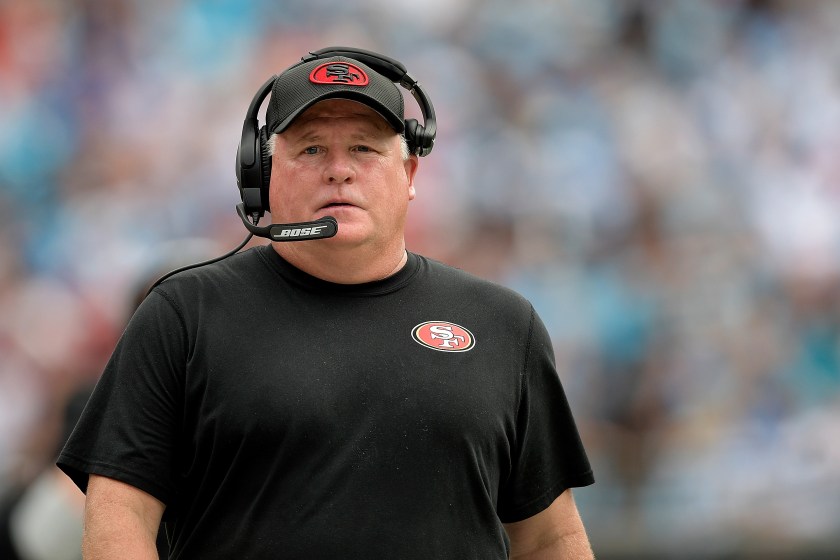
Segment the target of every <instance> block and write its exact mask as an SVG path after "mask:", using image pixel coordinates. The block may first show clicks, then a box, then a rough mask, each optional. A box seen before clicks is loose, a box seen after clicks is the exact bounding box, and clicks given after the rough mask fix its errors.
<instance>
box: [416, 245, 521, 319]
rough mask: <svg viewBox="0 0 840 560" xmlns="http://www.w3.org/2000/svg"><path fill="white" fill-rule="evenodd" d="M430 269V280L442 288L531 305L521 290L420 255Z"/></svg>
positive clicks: (519, 304)
mask: <svg viewBox="0 0 840 560" xmlns="http://www.w3.org/2000/svg"><path fill="white" fill-rule="evenodd" d="M418 257H419V258H420V260H421V262H422V263H423V266H425V267H426V269H427V271H428V275H427V276H428V278H429V279H430V281H432V282H435V283H439V284H436V285H439V287H440V288H444V289H447V290H456V291H458V292H459V293H471V294H474V295H477V296H482V297H489V298H492V301H496V302H498V301H508V302H509V303H511V304H514V305H517V306H523V305H524V306H526V307H530V302H529V301H528V300H527V299H525V297H524V296H522V295H521V294H520V293H519V292H517V291H515V290H513V289H512V288H510V287H508V286H505V285H503V284H501V283H499V282H497V281H495V280H490V279H487V278H483V277H481V276H478V275H477V274H474V273H472V272H469V271H467V270H464V269H461V268H458V267H456V266H453V265H451V264H447V263H444V262H442V261H439V260H436V259H433V258H430V257H426V256H422V255H418Z"/></svg>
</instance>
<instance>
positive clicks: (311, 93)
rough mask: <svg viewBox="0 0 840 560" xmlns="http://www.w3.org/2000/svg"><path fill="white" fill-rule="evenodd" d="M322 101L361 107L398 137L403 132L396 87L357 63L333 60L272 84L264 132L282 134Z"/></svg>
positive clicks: (293, 70) (287, 73) (322, 60)
mask: <svg viewBox="0 0 840 560" xmlns="http://www.w3.org/2000/svg"><path fill="white" fill-rule="evenodd" d="M325 99H350V100H353V101H358V102H360V103H364V104H365V105H367V106H369V107H370V108H372V109H373V110H374V111H376V112H377V113H379V114H380V115H381V116H382V118H384V119H385V120H386V121H387V122H388V124H390V125H391V127H392V128H393V129H394V130H395V131H397V132H398V133H402V132H403V131H404V130H405V117H404V102H403V96H402V93H400V90H399V88H397V85H396V84H395V83H394V82H392V81H391V80H389V79H388V78H386V77H385V76H383V75H381V74H379V73H378V72H376V71H374V70H372V69H371V68H370V67H369V66H367V65H365V64H363V63H362V62H359V61H358V60H355V59H352V58H346V57H342V56H333V57H330V58H316V59H314V60H310V61H307V62H303V63H301V64H298V65H296V66H292V67H291V68H289V69H288V70H286V71H284V72H283V73H282V74H280V75H279V76H278V77H277V79H275V80H274V85H273V86H272V88H271V99H270V100H269V102H268V108H267V109H266V131H267V132H268V133H269V134H272V133H275V132H283V131H284V130H285V129H286V128H288V126H289V125H290V124H292V121H294V120H295V118H297V117H298V116H299V115H300V114H301V113H303V112H304V111H305V110H306V109H308V108H309V107H311V106H312V105H314V104H315V103H317V102H319V101H323V100H325Z"/></svg>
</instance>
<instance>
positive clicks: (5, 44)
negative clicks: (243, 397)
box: [0, 0, 840, 558]
mask: <svg viewBox="0 0 840 560" xmlns="http://www.w3.org/2000/svg"><path fill="white" fill-rule="evenodd" d="M839 25H840V3H838V2H831V1H818V0H814V1H809V2H795V1H737V0H729V1H725V0H716V1H713V0H709V1H689V0H673V1H664V2H661V1H649V2H646V1H641V0H545V1H540V0H519V1H517V2H507V1H478V0H473V1H469V0H461V1H458V0H427V1H426V2H409V1H405V0H359V1H356V2H346V1H344V0H318V1H306V2H303V1H297V0H295V1H291V0H288V1H278V0H274V1H270V2H269V1H268V0H251V1H240V0H207V1H199V0H170V1H164V0H153V1H150V0H110V1H106V0H101V1H100V0H25V1H24V0H0V493H2V492H4V491H7V490H9V489H11V488H13V487H14V486H15V485H16V484H19V483H20V482H21V481H25V480H26V479H27V478H28V477H31V476H33V474H34V473H35V472H37V471H38V470H39V469H41V468H43V466H44V465H45V464H49V462H50V461H51V459H52V454H53V451H54V445H55V440H56V438H57V434H59V433H60V422H61V418H60V416H61V415H60V412H59V411H60V410H61V407H62V404H63V402H64V401H65V400H66V398H67V396H68V395H69V394H70V393H71V392H72V390H73V388H74V387H76V386H78V385H79V384H82V383H85V382H87V381H90V380H92V379H95V377H96V376H97V375H98V373H99V371H100V368H101V367H102V363H103V361H104V360H105V359H106V358H107V355H108V353H109V352H110V349H111V347H112V345H113V343H114V341H115V338H116V337H117V336H118V335H119V332H120V329H121V328H122V325H123V321H124V319H125V315H126V313H127V312H128V309H129V304H128V298H129V297H130V294H131V293H132V291H133V290H135V288H136V286H135V283H136V281H137V278H138V277H140V276H141V275H142V274H143V273H144V271H146V270H148V269H149V267H153V266H155V264H156V261H155V259H156V258H158V255H160V254H162V253H163V252H164V248H170V247H171V246H172V245H173V244H174V245H176V246H178V244H184V246H187V245H188V244H190V243H193V242H195V241H196V240H204V241H206V242H209V243H211V244H213V247H215V248H218V253H221V252H224V251H225V250H227V249H229V248H232V247H234V246H235V245H236V244H237V243H238V242H239V241H240V240H241V239H242V238H243V237H244V235H245V231H244V229H243V228H242V225H241V224H240V223H239V220H238V218H237V217H236V215H235V212H234V204H235V203H236V202H238V193H237V191H236V186H235V179H234V175H233V160H234V153H235V149H236V144H237V142H238V137H239V133H240V130H241V122H242V118H243V116H244V113H245V109H246V108H247V104H248V102H249V101H250V99H251V97H252V95H253V94H254V92H255V91H256V89H257V88H258V87H259V85H260V84H262V82H263V81H264V80H265V79H266V78H267V77H268V76H270V75H271V74H273V73H276V72H279V71H281V70H282V69H284V68H286V67H287V66H288V65H290V64H292V63H293V62H295V61H296V60H297V59H298V58H299V57H300V56H301V55H302V54H303V53H305V52H306V51H307V50H311V49H315V48H320V47H324V46H328V45H353V46H360V47H363V48H368V49H372V50H375V51H379V52H382V53H385V54H388V55H390V56H393V57H394V58H397V59H398V60H401V61H402V62H403V63H404V64H405V65H406V67H407V68H408V70H409V71H410V72H411V73H412V74H413V75H414V76H415V77H417V78H419V79H420V81H421V83H422V84H423V86H424V88H425V89H426V90H427V91H428V92H429V94H430V96H431V98H432V101H433V103H434V105H435V108H436V110H437V116H438V131H439V133H438V141H437V146H436V149H435V151H434V152H433V153H432V155H431V156H430V157H428V158H426V159H425V160H424V161H423V162H422V166H421V170H420V174H419V179H418V185H417V188H418V198H417V200H416V201H415V202H414V203H413V207H412V208H411V214H410V224H409V247H410V248H411V249H413V250H415V251H418V252H421V253H425V254H427V255H429V256H432V257H434V258H438V259H440V260H443V261H445V262H448V263H450V264H454V265H456V266H459V267H461V268H464V269H467V270H470V271H473V272H476V273H478V274H481V275H485V276H488V277H490V278H493V279H495V280H497V281H499V282H501V283H503V284H506V285H509V286H511V287H513V288H515V289H517V290H519V291H520V292H522V293H523V294H524V295H526V296H527V297H529V298H530V299H531V300H532V301H533V303H534V305H535V306H536V308H537V310H538V311H539V312H540V313H541V315H542V316H543V318H544V320H545V322H546V324H547V326H548V328H549V330H550V332H551V334H552V337H553V339H554V342H555V347H556V351H557V356H558V359H559V364H560V366H561V375H562V377H563V381H564V383H565V385H566V387H567V390H568V392H569V395H570V399H571V402H572V404H573V408H574V409H575V412H576V414H577V417H578V419H579V422H580V427H581V430H582V434H583V437H584V439H585V442H586V444H587V447H588V450H589V452H590V455H591V459H592V461H593V463H594V467H595V469H596V477H597V484H596V485H595V486H593V487H589V488H585V489H580V490H578V491H577V493H576V496H577V499H578V502H579V506H580V508H581V512H582V515H583V517H584V520H585V522H586V524H587V527H588V530H589V532H590V536H591V539H592V542H593V546H594V548H595V551H596V554H597V555H598V556H599V558H625V557H645V558H654V557H656V556H657V555H659V556H662V557H674V558H685V557H687V556H688V555H689V551H690V552H693V555H692V556H691V557H695V556H696V557H709V558H713V557H721V558H724V557H725V558H748V557H753V556H754V557H763V558H766V557H768V551H770V550H772V551H776V553H777V555H778V556H774V557H790V558H800V557H807V556H808V555H811V556H812V557H813V556H816V555H818V554H820V553H828V552H829V551H831V550H835V551H836V550H838V548H840V537H838V535H840V446H839V445H838V427H840V364H839V362H840V338H838V333H840V308H839V306H840V285H838V272H840V250H839V249H840V246H839V245H838V243H840V220H838V214H840V157H838V156H840V153H838V149H840V42H838V41H837V40H836V30H837V29H838V26H839ZM408 101H409V102H408V104H407V106H408V107H409V110H410V111H411V110H412V109H414V107H415V105H414V104H413V100H411V99H409V100H408ZM415 113H416V112H415ZM414 116H417V115H416V114H415V115H414ZM254 328H259V325H256V324H255V325H254Z"/></svg>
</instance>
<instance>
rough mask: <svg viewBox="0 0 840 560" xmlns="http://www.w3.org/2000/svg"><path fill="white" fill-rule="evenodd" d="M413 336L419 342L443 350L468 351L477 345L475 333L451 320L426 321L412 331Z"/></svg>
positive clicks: (433, 348)
mask: <svg viewBox="0 0 840 560" xmlns="http://www.w3.org/2000/svg"><path fill="white" fill-rule="evenodd" d="M411 337H412V338H413V339H414V340H415V341H416V342H418V343H420V344H422V345H423V346H426V347H427V348H431V349H432V350H440V351H441V352H466V351H467V350H471V349H472V347H473V346H475V337H474V336H473V334H472V333H471V332H470V331H469V330H467V329H465V328H464V327H462V326H461V325H456V324H455V323H450V322H449V321H426V322H425V323H420V324H419V325H417V326H416V327H414V329H413V330H412V331H411Z"/></svg>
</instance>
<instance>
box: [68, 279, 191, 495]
mask: <svg viewBox="0 0 840 560" xmlns="http://www.w3.org/2000/svg"><path fill="white" fill-rule="evenodd" d="M187 347H188V343H187V335H186V329H185V328H184V323H183V321H182V320H181V317H180V316H179V314H178V313H177V310H176V308H175V307H174V306H173V305H172V304H171V303H170V302H169V301H168V300H167V299H166V298H165V297H163V296H162V295H161V294H160V293H159V292H153V293H152V294H151V295H150V296H149V297H147V298H146V299H145V300H144V302H143V303H142V304H141V305H140V306H139V308H138V309H137V311H136V312H135V314H134V316H133V317H132V318H131V320H130V321H129V323H128V325H127V326H126V329H125V331H124V332H123V334H122V336H121V337H120V340H119V342H118V343H117V346H116V348H115V349H114V352H113V354H112V355H111V358H110V360H109V361H108V364H107V365H106V367H105V370H104V372H103V374H102V376H101V377H100V379H99V381H98V382H97V384H96V387H95V388H94V390H93V393H92V395H91V397H90V399H89V400H88V402H87V405H86V406H85V408H84V411H83V412H82V415H81V417H80V418H79V421H78V422H77V424H76V426H75V428H74V429H73V432H72V433H71V435H70V437H69V439H68V441H67V443H66V444H65V446H64V448H63V450H62V451H61V453H60V454H59V458H58V461H57V464H58V466H59V468H61V469H62V470H63V471H64V472H65V473H67V475H68V476H70V478H72V479H73V481H74V482H75V483H76V485H77V486H78V487H79V488H80V489H81V490H82V491H83V492H84V491H86V490H87V482H88V475H90V474H97V475H102V476H107V477H109V478H113V479H116V480H119V481H121V482H125V483H127V484H130V485H132V486H135V487H136V488H139V489H141V490H143V491H145V492H147V493H149V494H151V495H152V496H154V497H155V498H157V499H159V500H160V501H162V502H163V503H164V504H168V503H170V500H171V499H172V498H173V496H174V487H175V484H174V474H173V472H174V469H173V465H174V462H175V450H176V449H177V444H176V442H177V437H178V433H179V421H180V418H181V416H182V415H181V408H182V403H183V375H184V373H183V372H184V369H185V367H186V366H185V364H186V356H187V354H188V351H187Z"/></svg>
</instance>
